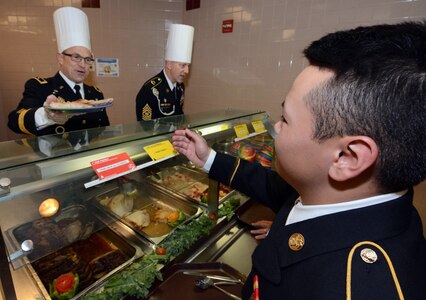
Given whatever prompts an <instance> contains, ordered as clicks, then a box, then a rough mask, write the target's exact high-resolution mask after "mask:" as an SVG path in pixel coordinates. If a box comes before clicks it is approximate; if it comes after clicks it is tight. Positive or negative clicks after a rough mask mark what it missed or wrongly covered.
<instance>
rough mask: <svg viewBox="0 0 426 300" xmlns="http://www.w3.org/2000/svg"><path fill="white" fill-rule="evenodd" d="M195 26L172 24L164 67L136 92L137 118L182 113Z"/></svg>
mask: <svg viewBox="0 0 426 300" xmlns="http://www.w3.org/2000/svg"><path fill="white" fill-rule="evenodd" d="M193 39H194V27H192V26H189V25H184V24H173V25H171V27H170V32H169V36H168V40H167V45H166V56H165V64H164V69H163V70H162V71H161V72H160V73H159V74H157V75H155V76H154V77H152V78H150V79H148V80H147V81H146V82H145V83H144V85H143V86H142V88H141V89H140V91H139V93H138V95H137V96H136V118H137V120H138V121H141V120H144V121H147V120H152V119H157V118H162V117H167V116H172V115H181V114H183V104H184V98H185V97H184V94H185V86H184V83H183V81H184V79H185V77H186V76H187V75H188V73H189V65H190V64H191V57H192V44H193Z"/></svg>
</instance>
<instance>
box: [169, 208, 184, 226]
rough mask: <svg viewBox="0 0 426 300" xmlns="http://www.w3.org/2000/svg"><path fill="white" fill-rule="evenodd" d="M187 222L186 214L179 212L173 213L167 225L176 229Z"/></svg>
mask: <svg viewBox="0 0 426 300" xmlns="http://www.w3.org/2000/svg"><path fill="white" fill-rule="evenodd" d="M185 220H186V216H185V214H184V213H183V212H182V211H181V210H177V211H174V212H172V213H171V214H170V215H169V216H168V217H167V224H169V225H170V226H171V227H176V226H178V225H179V224H181V223H182V222H183V221H185Z"/></svg>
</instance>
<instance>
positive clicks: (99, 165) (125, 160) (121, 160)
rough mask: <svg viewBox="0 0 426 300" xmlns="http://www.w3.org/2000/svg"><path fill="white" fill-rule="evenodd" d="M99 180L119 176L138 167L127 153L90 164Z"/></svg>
mask: <svg viewBox="0 0 426 300" xmlns="http://www.w3.org/2000/svg"><path fill="white" fill-rule="evenodd" d="M90 164H91V165H92V168H93V169H94V170H95V172H96V174H98V177H99V179H101V180H102V179H104V178H106V177H110V176H114V175H119V174H121V173H124V172H127V171H129V170H131V169H134V168H135V167H136V165H135V163H134V162H133V161H132V159H131V158H130V156H129V154H127V153H120V154H117V155H113V156H110V157H107V158H102V159H98V160H95V161H92V162H90Z"/></svg>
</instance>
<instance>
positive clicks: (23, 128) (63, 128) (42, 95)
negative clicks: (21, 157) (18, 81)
mask: <svg viewBox="0 0 426 300" xmlns="http://www.w3.org/2000/svg"><path fill="white" fill-rule="evenodd" d="M83 86H84V94H85V98H86V99H89V100H101V99H104V95H103V94H102V92H101V91H100V90H99V89H98V88H96V87H93V86H89V85H86V84H84V85H83ZM52 94H54V95H55V96H57V97H61V98H63V99H64V100H66V101H75V100H78V96H77V95H76V94H75V92H74V91H73V90H72V89H71V88H70V86H69V85H68V84H67V83H66V82H65V80H64V79H63V78H62V77H61V75H60V74H59V72H58V73H56V75H55V76H54V77H50V78H40V77H35V78H31V79H30V80H28V81H27V82H26V83H25V89H24V93H23V98H22V100H21V101H20V102H19V104H18V107H17V108H16V109H15V110H13V111H12V112H10V113H9V121H8V126H9V128H10V129H11V130H13V131H14V132H16V133H24V134H30V135H46V134H61V133H63V132H68V131H74V130H81V129H88V128H94V127H103V126H109V119H108V116H107V113H106V111H105V109H102V110H101V111H96V112H92V113H86V114H82V115H78V116H74V117H72V118H70V119H69V120H68V121H67V122H66V123H65V124H63V125H61V124H53V125H50V126H48V127H46V128H43V129H41V130H37V128H36V125H35V120H34V115H35V112H36V110H37V109H38V108H40V107H42V106H43V103H44V102H45V101H46V98H47V97H48V96H49V95H52Z"/></svg>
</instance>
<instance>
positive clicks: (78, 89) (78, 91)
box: [74, 84, 83, 99]
mask: <svg viewBox="0 0 426 300" xmlns="http://www.w3.org/2000/svg"><path fill="white" fill-rule="evenodd" d="M74 89H75V94H76V95H77V97H78V99H83V97H82V96H81V93H80V86H79V85H77V84H76V85H75V86H74Z"/></svg>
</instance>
